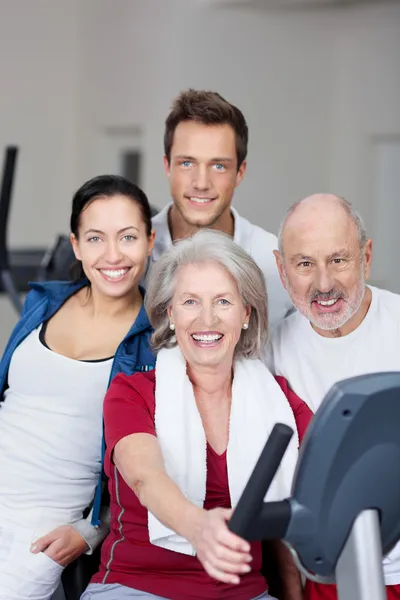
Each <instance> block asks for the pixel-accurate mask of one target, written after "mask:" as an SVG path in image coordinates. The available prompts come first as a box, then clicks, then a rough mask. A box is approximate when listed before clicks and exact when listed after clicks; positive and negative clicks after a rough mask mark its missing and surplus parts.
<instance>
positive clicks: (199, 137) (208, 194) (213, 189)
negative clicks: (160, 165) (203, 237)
mask: <svg viewBox="0 0 400 600" xmlns="http://www.w3.org/2000/svg"><path fill="white" fill-rule="evenodd" d="M164 166H165V171H166V173H167V176H168V178H169V180H170V189H171V196H172V199H173V201H174V204H175V207H176V208H177V209H178V211H179V212H180V214H181V216H182V218H183V220H184V221H185V222H186V223H187V224H188V225H190V226H191V227H213V226H214V227H216V226H217V225H218V220H219V219H220V217H221V216H222V215H224V214H225V213H226V211H229V210H230V205H231V201H232V196H233V192H234V190H235V188H236V186H237V185H239V183H240V182H241V180H242V178H243V175H244V173H245V170H246V163H245V161H244V162H243V163H242V164H241V166H240V168H239V170H238V169H237V155H236V140H235V132H234V130H233V128H232V127H231V126H230V125H204V124H203V123H196V122H194V121H183V122H181V123H179V125H178V126H177V128H176V130H175V134H174V139H173V143H172V148H171V160H170V163H169V164H168V161H167V158H166V157H164Z"/></svg>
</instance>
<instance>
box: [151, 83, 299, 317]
mask: <svg viewBox="0 0 400 600" xmlns="http://www.w3.org/2000/svg"><path fill="white" fill-rule="evenodd" d="M247 143H248V129H247V124H246V121H245V118H244V116H243V114H242V113H241V111H240V110H239V109H238V108H236V106H233V105H232V104H230V103H229V102H227V101H226V100H224V98H222V97H221V96H220V95H219V94H217V93H215V92H206V91H195V90H188V91H186V92H183V93H181V94H180V95H179V96H178V97H177V98H176V99H175V101H174V103H173V106H172V110H171V112H170V114H169V115H168V117H167V120H166V123H165V133H164V152H165V156H164V167H165V172H166V174H167V177H168V178H169V182H170V191H171V198H172V202H171V203H170V204H168V206H166V207H165V208H164V209H163V210H162V211H161V212H160V213H159V214H158V215H156V216H155V217H154V218H153V228H154V230H155V232H156V241H155V245H154V249H153V253H152V261H156V260H157V259H158V258H159V257H160V255H161V254H162V253H163V252H164V250H166V249H167V248H169V247H170V246H171V244H172V242H173V241H174V240H177V239H180V238H184V237H187V236H189V235H192V234H193V233H195V232H196V231H198V230H199V229H202V228H205V227H208V228H211V229H217V230H219V231H223V232H225V233H227V234H228V235H230V236H232V237H233V238H234V240H235V242H236V243H237V244H239V245H240V246H242V248H244V250H246V251H247V252H248V253H249V254H250V255H251V256H252V257H253V259H254V260H255V261H256V263H257V264H258V266H259V267H260V269H261V270H262V272H263V274H264V277H265V280H266V284H267V291H268V296H269V301H268V309H269V321H270V324H273V323H276V322H277V321H279V320H280V319H281V318H283V317H284V316H285V315H286V314H287V312H288V311H289V310H290V309H291V308H292V305H291V303H290V300H289V297H288V295H287V294H286V292H285V290H284V288H283V286H282V285H281V282H280V280H279V274H278V271H277V268H276V264H275V260H274V257H273V251H274V249H276V248H277V238H276V236H275V235H273V234H272V233H268V232H267V231H264V230H263V229H261V228H260V227H257V226H256V225H252V224H251V223H250V222H249V221H248V220H247V219H244V218H243V217H241V216H240V215H239V213H238V212H237V211H236V210H235V209H233V208H232V206H231V204H232V197H233V194H234V191H235V188H236V187H237V186H238V185H239V184H240V182H241V181H242V179H243V177H244V174H245V171H246V155H247Z"/></svg>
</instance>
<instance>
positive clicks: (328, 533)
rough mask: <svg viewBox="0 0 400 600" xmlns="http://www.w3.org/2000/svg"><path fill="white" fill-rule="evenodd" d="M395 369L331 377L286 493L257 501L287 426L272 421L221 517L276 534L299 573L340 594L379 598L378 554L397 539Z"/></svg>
mask: <svg viewBox="0 0 400 600" xmlns="http://www.w3.org/2000/svg"><path fill="white" fill-rule="evenodd" d="M399 422H400V373H377V374H370V375H363V376H360V377H354V378H352V379H348V380H346V381H342V382H339V383H337V384H335V385H334V386H333V387H332V389H331V390H330V391H329V393H328V394H327V395H326V397H325V399H324V401H323V403H322V404H321V406H320V408H319V410H318V411H317V413H316V415H315V416H314V418H313V421H312V423H311V425H310V427H309V429H308V431H307V433H306V436H305V438H304V440H303V443H302V446H301V450H300V454H299V460H298V464H297V467H296V473H295V477H294V481H293V486H292V496H291V497H290V498H288V499H286V500H282V501H280V502H264V498H265V495H266V493H267V490H268V488H269V486H270V484H271V482H272V480H273V478H274V476H275V474H276V473H277V471H278V469H279V465H280V462H281V459H282V457H283V455H284V453H285V450H286V448H287V445H288V443H289V441H290V438H291V436H292V434H293V432H292V430H291V429H290V428H289V427H287V426H286V425H283V424H278V425H275V427H274V429H273V431H272V433H271V436H270V438H269V439H268V441H267V443H266V445H265V447H264V450H263V452H262V453H261V456H260V458H259V460H258V462H257V464H256V466H255V468H254V471H253V473H252V475H251V477H250V479H249V481H248V483H247V486H246V488H245V490H244V492H243V494H242V496H241V498H240V500H239V502H238V505H237V507H236V509H235V511H234V513H233V515H232V518H231V520H230V522H229V528H230V529H231V531H233V532H234V533H236V534H238V535H240V536H241V537H243V538H245V539H247V540H262V539H265V540H268V539H282V540H283V541H284V542H285V543H286V544H287V545H288V547H289V548H290V549H291V551H292V554H293V556H294V559H295V562H296V564H297V566H298V568H299V569H300V571H301V572H302V573H303V574H305V575H306V577H308V578H309V579H312V580H314V581H317V582H319V583H333V582H335V581H336V584H337V589H338V596H339V599H340V600H355V599H357V600H386V591H385V584H384V577H383V568H382V555H384V556H385V555H386V554H388V552H389V551H390V550H391V549H392V548H393V546H394V545H395V544H396V542H397V541H398V540H399V539H400V436H399V430H398V424H399Z"/></svg>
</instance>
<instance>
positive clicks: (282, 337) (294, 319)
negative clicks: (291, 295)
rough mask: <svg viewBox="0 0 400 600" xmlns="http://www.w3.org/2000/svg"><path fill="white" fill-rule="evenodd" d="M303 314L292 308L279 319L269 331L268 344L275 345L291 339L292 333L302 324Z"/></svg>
mask: <svg viewBox="0 0 400 600" xmlns="http://www.w3.org/2000/svg"><path fill="white" fill-rule="evenodd" d="M304 319H305V317H303V315H302V314H301V313H299V311H298V310H294V312H292V313H291V314H290V315H288V316H287V317H286V318H285V319H281V320H280V321H279V322H278V323H276V325H274V327H272V328H271V331H270V344H271V345H272V346H276V345H279V344H282V343H283V342H286V341H289V340H291V341H293V335H294V334H295V333H297V332H298V330H299V329H301V328H302V327H303V325H304Z"/></svg>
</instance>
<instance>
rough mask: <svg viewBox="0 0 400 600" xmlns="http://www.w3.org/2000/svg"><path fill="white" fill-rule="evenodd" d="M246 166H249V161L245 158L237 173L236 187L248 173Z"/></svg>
mask: <svg viewBox="0 0 400 600" xmlns="http://www.w3.org/2000/svg"><path fill="white" fill-rule="evenodd" d="M246 168H247V162H246V161H245V160H244V161H243V162H242V164H241V165H240V167H239V169H238V172H237V173H236V182H235V187H237V186H238V185H239V184H240V183H241V182H242V179H243V177H244V174H245V173H246Z"/></svg>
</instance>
